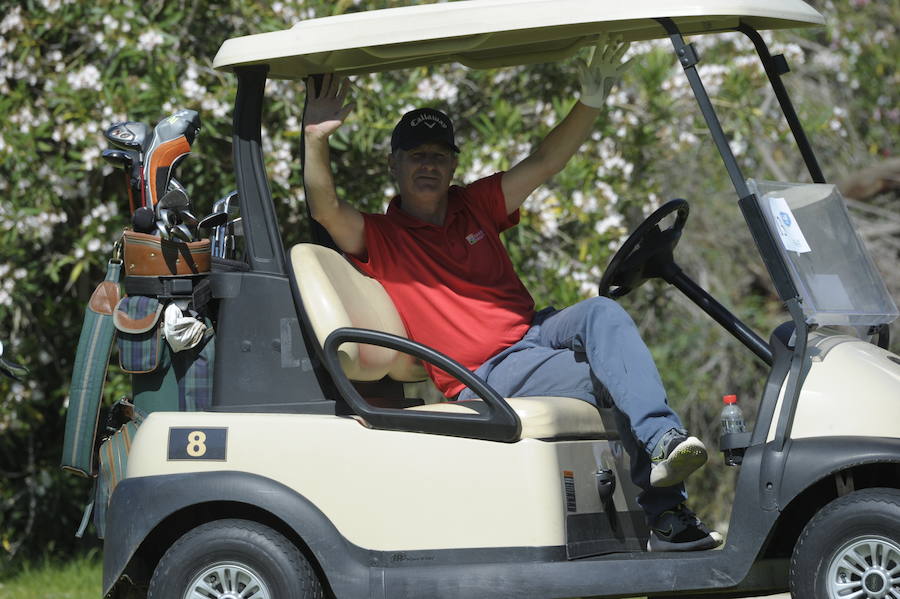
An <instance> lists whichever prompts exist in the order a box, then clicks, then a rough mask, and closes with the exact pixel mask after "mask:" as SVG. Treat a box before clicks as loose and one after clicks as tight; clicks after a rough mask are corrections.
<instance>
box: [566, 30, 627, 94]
mask: <svg viewBox="0 0 900 599" xmlns="http://www.w3.org/2000/svg"><path fill="white" fill-rule="evenodd" d="M629 46H631V42H625V41H623V39H622V36H620V35H617V36H614V37H612V38H608V37H606V36H603V37H601V38H600V40H599V41H598V42H597V45H596V46H595V47H594V49H593V52H591V57H590V58H589V59H588V60H587V61H586V62H584V63H581V64H580V65H578V78H579V80H580V81H581V97H580V98H579V99H580V100H581V103H582V104H585V105H587V106H590V107H591V108H601V107H602V106H603V105H604V104H605V103H606V96H608V95H609V92H610V90H611V89H612V87H613V85H615V83H616V81H618V80H619V79H621V78H622V73H624V72H625V71H626V70H628V67H630V66H631V61H632V60H634V59H633V58H632V59H630V60H629V61H628V62H625V63H622V62H621V61H622V56H624V55H625V52H626V51H627V50H628V48H629Z"/></svg>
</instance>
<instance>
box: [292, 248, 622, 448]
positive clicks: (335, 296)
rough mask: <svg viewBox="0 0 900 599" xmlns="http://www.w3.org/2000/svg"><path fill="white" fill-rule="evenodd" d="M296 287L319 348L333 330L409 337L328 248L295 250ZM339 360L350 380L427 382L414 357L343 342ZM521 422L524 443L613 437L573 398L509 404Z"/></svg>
mask: <svg viewBox="0 0 900 599" xmlns="http://www.w3.org/2000/svg"><path fill="white" fill-rule="evenodd" d="M291 264H292V265H293V269H294V275H295V278H296V281H297V287H298V289H299V291H300V297H301V298H302V300H303V304H304V307H305V309H306V313H307V315H308V317H309V319H310V321H311V324H312V327H313V330H314V332H315V334H316V338H317V339H318V341H319V343H320V344H324V342H325V339H326V338H327V337H328V335H329V334H330V333H331V332H332V331H334V330H335V329H338V328H341V327H357V328H365V329H373V330H377V331H383V332H386V333H391V334H393V335H397V336H400V337H407V334H406V328H405V327H404V325H403V321H402V320H401V319H400V315H399V313H398V312H397V309H396V307H395V306H394V303H393V302H392V301H391V299H390V297H389V296H388V294H387V292H386V291H385V290H384V287H382V286H381V283H379V282H378V281H376V280H375V279H373V278H372V277H369V276H367V275H365V274H363V273H361V272H360V271H359V270H357V269H356V267H354V266H353V265H352V264H351V263H350V262H349V261H348V260H346V259H345V258H344V257H343V256H341V255H340V254H338V253H337V252H335V251H334V250H332V249H330V248H326V247H324V246H320V245H316V244H310V243H301V244H298V245H295V246H294V247H293V248H292V249H291ZM339 357H340V363H341V367H342V368H343V370H344V374H346V375H347V378H349V379H350V380H351V381H355V382H365V381H378V380H380V379H382V378H384V377H385V376H387V377H389V378H390V379H393V380H395V381H400V382H417V381H422V380H425V379H427V375H426V373H425V369H424V368H423V366H422V364H421V363H420V362H419V361H418V360H417V359H415V358H414V357H413V356H410V355H408V354H404V353H402V352H399V351H396V350H393V349H389V348H385V347H377V346H374V345H367V344H360V343H344V344H342V345H341V346H340V350H339ZM506 401H507V402H508V403H509V404H510V406H512V408H513V409H514V410H515V412H516V413H517V414H518V416H519V419H520V420H521V423H522V432H521V435H520V437H521V438H536V439H549V438H610V437H614V436H616V434H615V428H614V425H613V424H612V423H610V432H606V431H607V428H606V427H604V424H603V418H602V417H601V413H600V411H599V410H598V409H597V408H596V407H595V406H593V405H591V404H589V403H587V402H584V401H582V400H579V399H575V398H571V397H528V398H510V399H507V400H506ZM484 407H485V406H484V405H483V402H481V401H480V400H471V401H465V402H447V401H444V402H439V403H432V404H428V405H424V406H414V407H411V408H407V409H410V410H424V411H429V412H447V413H456V414H459V413H480V412H482V411H483V408H484Z"/></svg>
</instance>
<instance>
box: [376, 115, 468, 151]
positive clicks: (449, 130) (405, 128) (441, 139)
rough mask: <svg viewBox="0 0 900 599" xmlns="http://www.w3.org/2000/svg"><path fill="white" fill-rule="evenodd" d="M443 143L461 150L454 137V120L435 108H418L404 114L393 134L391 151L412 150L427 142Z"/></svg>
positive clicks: (454, 149)
mask: <svg viewBox="0 0 900 599" xmlns="http://www.w3.org/2000/svg"><path fill="white" fill-rule="evenodd" d="M431 142H436V143H442V144H445V145H446V146H448V147H449V148H450V149H452V150H453V151H454V152H459V148H458V147H456V142H455V140H454V137H453V121H451V120H450V117H448V116H447V115H446V114H444V113H443V112H441V111H440V110H435V109H434V108H417V109H416V110H411V111H409V112H407V113H406V114H404V115H403V117H402V118H401V119H400V122H399V123H397V126H396V127H394V133H393V134H392V135H391V151H392V152H393V151H396V150H397V149H398V148H399V149H401V150H411V149H413V148H417V147H419V146H421V145H422V144H425V143H431Z"/></svg>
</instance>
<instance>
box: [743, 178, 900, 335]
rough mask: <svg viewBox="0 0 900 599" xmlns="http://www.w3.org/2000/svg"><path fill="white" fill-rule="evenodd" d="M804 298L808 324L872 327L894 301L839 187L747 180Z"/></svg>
mask: <svg viewBox="0 0 900 599" xmlns="http://www.w3.org/2000/svg"><path fill="white" fill-rule="evenodd" d="M747 184H748V186H749V187H750V191H751V192H753V193H755V194H756V197H757V200H758V202H759V205H760V208H761V211H762V213H763V215H764V217H765V220H766V223H767V224H768V226H769V229H770V230H771V231H772V235H774V237H775V241H776V245H777V246H778V250H779V251H780V252H781V255H782V256H783V257H784V259H785V262H786V263H787V265H788V269H789V271H790V275H791V278H792V279H793V281H794V285H795V286H796V287H797V291H798V292H799V293H800V295H801V297H802V299H803V301H802V308H803V314H804V316H805V317H806V322H807V323H809V324H817V325H840V326H856V327H862V326H875V325H880V324H885V323H889V322H891V321H893V320H894V319H896V318H897V316H898V311H897V305H896V304H895V303H894V300H893V299H892V298H891V296H890V294H889V293H888V290H887V287H886V286H885V284H884V281H883V280H882V278H881V275H880V274H879V272H878V270H877V269H876V268H875V264H874V263H873V262H872V258H871V256H870V255H869V252H868V251H867V250H866V247H865V246H864V245H863V243H862V240H861V239H860V237H859V235H858V233H857V232H856V229H855V228H854V226H853V224H852V222H851V221H850V214H849V213H848V212H847V206H846V204H845V203H844V199H843V197H842V196H841V193H840V191H838V189H837V187H835V186H834V185H830V184H796V183H780V182H772V181H755V180H753V179H749V180H748V181H747Z"/></svg>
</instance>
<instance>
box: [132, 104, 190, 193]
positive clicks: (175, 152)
mask: <svg viewBox="0 0 900 599" xmlns="http://www.w3.org/2000/svg"><path fill="white" fill-rule="evenodd" d="M199 130H200V115H199V114H198V113H197V111H195V110H179V111H178V112H176V113H175V114H173V115H171V116H169V117H167V118H165V119H163V120H161V121H160V122H159V123H157V125H156V127H155V128H154V130H153V138H152V140H151V142H150V145H149V147H148V148H147V152H146V155H145V157H144V188H145V193H146V197H145V205H147V206H150V207H154V206H155V205H156V203H157V201H158V200H159V192H160V190H164V189H168V185H169V180H170V179H171V177H172V173H173V171H174V169H175V167H176V166H177V165H178V163H179V162H180V161H181V160H182V159H183V158H184V157H185V156H187V155H188V154H189V153H190V151H191V143H193V141H194V138H195V137H196V135H197V132H198V131H199Z"/></svg>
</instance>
